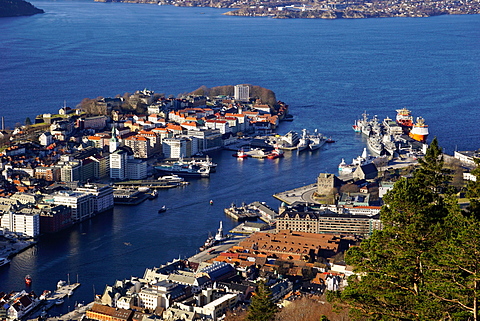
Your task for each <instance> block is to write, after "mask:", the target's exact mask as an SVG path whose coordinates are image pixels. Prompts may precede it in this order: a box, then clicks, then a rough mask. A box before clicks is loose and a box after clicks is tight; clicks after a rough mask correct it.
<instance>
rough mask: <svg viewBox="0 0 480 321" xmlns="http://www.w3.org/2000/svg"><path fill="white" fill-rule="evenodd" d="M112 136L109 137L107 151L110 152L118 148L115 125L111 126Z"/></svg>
mask: <svg viewBox="0 0 480 321" xmlns="http://www.w3.org/2000/svg"><path fill="white" fill-rule="evenodd" d="M111 135H112V138H110V144H109V151H110V153H113V152H114V151H116V150H117V149H118V146H119V143H120V142H119V140H118V137H117V135H118V133H117V128H116V127H115V126H112V134H111Z"/></svg>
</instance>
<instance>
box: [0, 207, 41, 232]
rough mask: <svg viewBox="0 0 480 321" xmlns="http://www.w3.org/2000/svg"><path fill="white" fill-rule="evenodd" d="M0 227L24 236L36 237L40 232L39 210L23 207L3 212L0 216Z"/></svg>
mask: <svg viewBox="0 0 480 321" xmlns="http://www.w3.org/2000/svg"><path fill="white" fill-rule="evenodd" d="M0 227H4V228H7V229H8V230H9V231H11V232H15V233H20V234H23V235H25V236H29V237H37V236H38V235H39V234H40V210H39V209H32V208H24V209H21V210H19V211H15V212H8V213H5V214H3V216H1V218H0Z"/></svg>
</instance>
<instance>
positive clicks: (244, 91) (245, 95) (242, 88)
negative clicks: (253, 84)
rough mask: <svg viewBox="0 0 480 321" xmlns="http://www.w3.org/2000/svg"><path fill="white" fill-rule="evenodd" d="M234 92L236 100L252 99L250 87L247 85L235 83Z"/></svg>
mask: <svg viewBox="0 0 480 321" xmlns="http://www.w3.org/2000/svg"><path fill="white" fill-rule="evenodd" d="M233 92H234V94H233V96H234V98H235V100H240V101H248V100H249V99H250V87H248V86H247V85H235V87H234V89H233Z"/></svg>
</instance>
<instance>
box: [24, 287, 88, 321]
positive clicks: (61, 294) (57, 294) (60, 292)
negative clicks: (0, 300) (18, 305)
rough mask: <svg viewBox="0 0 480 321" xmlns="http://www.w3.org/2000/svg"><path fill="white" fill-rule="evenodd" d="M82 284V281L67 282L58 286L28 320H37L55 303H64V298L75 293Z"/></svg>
mask: <svg viewBox="0 0 480 321" xmlns="http://www.w3.org/2000/svg"><path fill="white" fill-rule="evenodd" d="M79 286H80V283H73V284H67V285H64V286H61V287H59V288H57V289H56V290H55V291H54V292H53V293H52V294H51V295H49V296H48V297H46V298H45V299H44V300H43V302H42V303H40V304H39V305H38V306H37V307H36V308H35V310H34V311H32V312H31V313H30V315H29V316H28V320H37V319H38V317H40V316H42V315H43V314H46V311H48V310H50V309H51V308H52V307H53V306H54V305H60V304H63V299H64V298H65V297H67V296H71V295H73V291H75V289H77V288H78V287H79Z"/></svg>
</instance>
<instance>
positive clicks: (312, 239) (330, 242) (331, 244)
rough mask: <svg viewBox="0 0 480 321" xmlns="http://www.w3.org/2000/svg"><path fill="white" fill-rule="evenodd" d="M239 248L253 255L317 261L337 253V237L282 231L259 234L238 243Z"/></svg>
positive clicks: (338, 242) (338, 241) (338, 239)
mask: <svg viewBox="0 0 480 321" xmlns="http://www.w3.org/2000/svg"><path fill="white" fill-rule="evenodd" d="M238 246H239V247H241V248H243V249H244V250H247V249H248V251H251V252H253V253H256V252H258V253H264V254H265V255H267V256H274V257H276V258H278V259H284V260H307V261H311V262H315V261H317V260H318V259H319V258H320V257H323V258H325V257H331V256H333V255H335V254H337V253H338V251H339V246H340V237H338V235H333V234H332V235H327V234H316V233H306V232H298V231H292V230H282V231H278V232H277V233H264V232H259V233H255V234H252V235H251V236H250V237H248V238H246V239H245V240H243V241H242V242H240V243H239V245H238Z"/></svg>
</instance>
